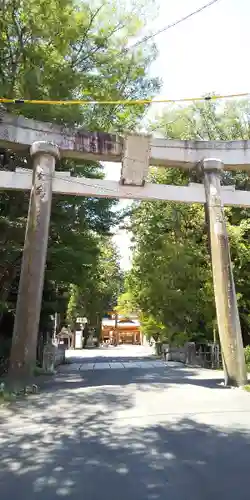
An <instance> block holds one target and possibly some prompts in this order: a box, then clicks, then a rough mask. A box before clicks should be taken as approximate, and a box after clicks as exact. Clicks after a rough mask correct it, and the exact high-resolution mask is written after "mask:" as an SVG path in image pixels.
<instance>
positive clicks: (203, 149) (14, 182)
mask: <svg viewBox="0 0 250 500" xmlns="http://www.w3.org/2000/svg"><path fill="white" fill-rule="evenodd" d="M0 147H3V148H6V149H11V150H13V151H16V152H23V153H25V152H26V153H27V154H28V150H29V149H30V154H31V156H32V157H33V163H34V168H33V174H32V172H31V171H30V170H25V169H19V168H17V169H16V171H15V172H8V171H1V172H0V174H1V175H0V189H1V188H2V189H4V190H6V189H9V190H31V196H30V206H29V214H28V221H27V228H26V236H25V244H24V250H23V260H22V269H21V277H20V283H19V291H18V300H17V308H16V316H15V324H14V332H13V346H12V356H11V358H12V359H11V367H10V370H11V372H12V373H13V374H15V376H20V375H21V374H25V373H27V369H28V368H29V366H30V364H31V363H32V362H34V360H35V353H36V344H37V334H38V325H39V318H40V311H41V300H42V290H43V283H44V269H45V265H46V253H47V244H48V232H49V221H50V212H51V199H52V192H56V193H62V194H72V195H78V196H94V197H108V198H127V199H140V200H144V199H149V200H169V201H177V202H183V203H202V204H204V203H207V207H208V215H209V228H210V240H211V256H212V269H213V281H214V291H215V303H216V311H217V322H218V330H219V336H220V341H221V346H222V354H223V362H224V372H225V383H226V384H228V385H243V384H245V383H246V381H247V375H246V367H245V361H244V351H243V343H242V336H241V328H240V321H239V313H238V307H237V299H236V293H235V286H234V280H233V273H232V265H231V258H230V249H229V243H228V236H227V231H226V224H225V219H224V211H223V205H238V206H246V207H250V192H249V191H236V190H235V187H234V186H227V187H221V185H220V174H221V171H222V169H223V168H225V169H226V170H250V141H176V140H165V139H152V138H151V137H150V136H147V135H136V134H134V135H133V134H132V135H127V136H126V137H125V138H122V137H119V136H117V135H111V134H107V133H96V132H93V133H89V132H85V131H82V130H80V129H79V130H76V129H69V128H65V127H60V126H57V125H54V124H51V123H43V122H38V121H35V120H30V119H27V118H24V117H22V116H12V115H10V114H8V113H2V116H1V118H0ZM60 157H61V158H62V157H70V158H83V159H84V158H86V159H93V160H95V161H105V162H110V161H112V162H121V163H122V168H121V178H120V182H115V181H107V180H100V179H88V178H84V177H79V178H77V177H72V178H70V172H55V162H56V160H57V159H59V158H60ZM149 166H161V167H178V168H183V169H189V170H190V169H194V168H199V169H200V170H201V171H202V173H203V181H204V186H203V185H202V184H195V183H191V184H190V185H189V186H167V185H162V184H151V183H147V182H146V178H147V173H148V169H149Z"/></svg>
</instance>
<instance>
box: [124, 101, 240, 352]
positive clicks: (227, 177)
mask: <svg viewBox="0 0 250 500" xmlns="http://www.w3.org/2000/svg"><path fill="white" fill-rule="evenodd" d="M151 128H152V129H153V130H154V131H158V132H160V133H161V134H163V135H164V136H165V137H167V138H169V139H183V140H186V139H200V140H202V139H214V140H216V139H221V140H226V139H228V140H231V139H249V138H250V103H249V102H248V101H240V102H233V103H227V104H225V105H221V104H217V103H215V102H211V101H210V102H205V103H203V104H202V103H199V104H195V105H190V106H188V107H181V108H180V107H176V106H173V107H172V109H169V108H168V109H167V110H166V111H165V112H164V113H163V114H162V116H160V117H156V119H155V120H154V121H153V123H152V124H151ZM150 177H151V180H152V181H153V182H158V183H164V184H176V185H178V184H179V185H180V184H182V185H183V184H184V185H187V184H188V183H189V182H190V180H191V181H195V182H201V179H199V178H198V177H197V173H195V172H193V173H184V172H183V171H181V170H178V169H152V170H151V173H150ZM222 182H223V183H224V184H233V183H235V184H236V187H237V189H245V190H249V189H250V183H249V178H248V175H247V174H245V173H243V172H237V173H231V172H230V173H229V172H224V174H223V178H222ZM225 214H226V218H227V226H228V232H229V237H230V244H231V256H232V261H233V267H234V277H235V283H236V291H237V295H238V304H239V311H240V319H241V324H242V330H243V335H244V341H245V343H248V342H249V334H248V331H249V324H250V301H249V299H250V294H249V290H248V278H249V258H250V254H249V250H250V239H249V234H250V233H249V214H250V212H249V209H243V208H237V207H229V208H226V209H225ZM129 229H130V230H131V231H132V233H133V242H134V251H133V265H132V269H131V271H130V274H129V276H128V278H127V285H126V292H127V293H128V294H129V296H130V297H131V300H132V302H133V303H135V302H136V304H137V307H138V310H139V312H140V314H141V318H142V324H143V325H144V330H145V332H146V333H148V334H149V335H156V336H160V337H162V338H165V339H167V340H169V341H172V342H173V341H175V339H176V338H177V339H178V338H179V339H180V334H181V339H182V340H183V339H190V338H192V339H193V340H195V339H196V340H197V339H199V340H203V339H207V340H212V339H213V338H214V336H215V335H216V318H215V307H214V298H213V284H212V273H211V264H210V254H209V242H208V237H207V225H206V217H205V213H204V207H203V206H201V205H195V204H193V205H184V204H180V203H173V202H161V201H154V202H151V201H143V202H141V203H135V204H134V206H133V208H132V215H131V222H130V227H129Z"/></svg>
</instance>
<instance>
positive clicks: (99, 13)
mask: <svg viewBox="0 0 250 500" xmlns="http://www.w3.org/2000/svg"><path fill="white" fill-rule="evenodd" d="M141 13H142V11H141V6H139V9H137V8H136V7H135V6H133V5H132V7H131V6H128V5H127V6H126V4H124V5H123V4H122V3H121V2H115V1H113V2H108V1H106V0H103V1H102V2H100V1H95V0H94V1H93V2H88V1H83V2H75V1H73V0H52V1H50V2H48V0H41V1H40V2H35V1H34V0H23V1H22V2H17V1H16V0H8V1H3V2H2V16H1V19H0V94H1V95H2V96H6V97H11V98H17V99H18V98H20V99H21V98H25V99H57V100H60V99H64V100H67V99H85V100H90V99H92V100H93V99H95V100H98V99H112V100H116V99H128V98H149V97H151V96H153V95H154V93H155V92H156V91H157V90H158V88H159V82H158V80H157V79H152V78H150V77H148V75H147V73H148V68H149V65H150V63H151V61H153V59H154V57H155V55H156V52H155V47H154V45H153V44H145V45H144V46H143V48H142V47H140V48H138V49H136V50H135V51H133V52H132V53H131V52H130V51H127V50H126V48H127V44H128V43H129V42H130V40H132V39H133V37H134V36H136V35H137V34H138V33H139V32H140V29H141V28H142V27H143V25H144V24H145V16H142V15H141ZM6 108H7V110H8V111H10V112H12V113H16V114H20V113H21V114H23V115H25V116H27V117H29V118H34V119H38V120H45V121H50V122H57V123H60V124H65V125H73V126H75V127H80V128H82V127H83V126H84V128H88V129H89V130H96V131H99V130H104V131H111V130H112V131H114V132H119V131H121V130H124V129H129V128H136V126H137V124H138V123H139V122H140V120H141V118H142V116H143V114H144V112H145V106H133V107H125V106H113V105H112V106H111V105H110V106H107V107H102V106H94V105H91V106H70V105H67V106H53V105H49V106H45V105H39V106H38V105H37V106H34V105H31V104H25V105H17V104H16V105H8V106H6ZM0 155H1V157H0V160H1V163H2V168H5V169H14V168H15V166H16V165H18V166H24V167H26V168H31V165H30V159H29V155H28V151H24V152H23V156H20V155H17V154H14V153H13V152H11V151H3V150H2V151H1V152H0ZM57 169H58V170H71V172H72V175H78V176H83V175H84V176H85V177H103V168H102V167H101V165H99V164H96V163H94V162H86V161H73V160H61V161H60V162H58V164H57ZM28 202H29V195H28V194H27V193H23V192H20V193H11V192H1V195H0V229H1V231H0V232H1V236H0V307H1V309H0V314H1V310H2V312H4V311H6V310H11V311H14V310H15V301H16V292H17V285H18V279H19V274H20V263H21V256H22V247H23V240H24V232H25V224H26V216H27V211H28ZM115 203H116V201H111V200H106V199H89V198H77V197H74V196H64V197H63V196H53V203H52V217H51V230H50V237H49V249H48V261H47V269H46V276H45V290H44V303H43V311H45V309H44V307H45V302H46V308H47V309H46V311H47V312H46V314H43V313H42V315H41V321H42V322H44V324H45V325H47V324H48V321H47V320H48V316H50V315H51V314H52V313H53V309H54V310H55V308H56V307H58V302H60V304H61V306H60V307H63V306H62V304H64V303H65V300H61V297H62V295H63V296H64V299H65V294H66V293H67V291H69V287H70V285H71V284H73V285H76V286H79V287H82V286H83V283H85V284H86V286H87V284H88V283H91V277H92V276H93V273H95V272H96V269H97V268H98V265H99V254H100V248H99V242H98V241H97V240H98V238H97V237H96V236H97V234H99V235H105V234H106V235H107V234H109V231H110V227H111V226H112V225H113V224H115V223H116V220H117V217H116V214H115V213H114V211H112V210H111V208H112V207H113V206H114V204H115ZM88 286H89V285H88ZM46 287H48V289H49V290H50V292H51V293H52V291H53V301H51V304H53V306H52V305H51V308H50V307H49V301H48V300H47V299H46V297H48V296H50V294H49V293H47V292H48V290H47V291H46ZM58 290H59V292H57V291H58ZM103 293H105V290H104V292H103ZM46 318H47V319H46Z"/></svg>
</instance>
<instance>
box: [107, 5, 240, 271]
mask: <svg viewBox="0 0 250 500" xmlns="http://www.w3.org/2000/svg"><path fill="white" fill-rule="evenodd" d="M207 2H208V0H188V1H187V0H174V1H173V0H158V3H159V13H158V16H157V18H156V19H155V20H154V21H153V22H151V23H150V22H149V23H148V25H147V29H149V30H150V31H151V30H155V31H157V30H158V29H161V28H162V27H164V26H167V25H168V24H170V23H172V22H174V21H176V20H178V19H180V18H181V17H184V16H186V15H187V14H189V13H190V12H192V11H194V10H195V9H197V8H199V7H201V6H202V5H204V4H205V3H207ZM249 21H250V0H220V1H219V2H218V3H215V4H214V5H212V6H211V7H208V8H207V9H205V10H204V11H203V12H201V13H199V14H197V15H195V16H193V17H192V18H191V19H188V20H186V21H184V22H183V23H181V24H179V25H177V26H175V27H173V28H171V29H169V30H168V31H166V32H164V33H162V34H161V35H158V36H157V37H155V42H156V44H157V48H158V57H157V60H156V61H155V62H154V63H153V65H152V67H151V72H150V73H151V75H152V76H159V77H160V78H161V79H162V82H163V84H162V88H161V91H160V94H159V95H158V96H156V97H157V98H166V99H180V98H184V97H199V96H202V95H204V94H206V93H209V92H216V93H217V94H223V95H224V94H234V93H243V92H250V64H249V54H248V52H249V50H248V47H249ZM162 108H163V105H161V104H154V105H153V106H152V107H151V110H150V114H151V115H152V113H153V114H158V113H160V112H161V110H162ZM105 173H106V178H107V179H109V180H119V175H120V166H119V164H112V163H109V164H105ZM127 204H128V202H126V201H123V202H122V206H125V205H127ZM114 241H115V243H116V244H117V246H118V249H119V251H120V255H121V267H122V268H123V269H125V270H127V269H129V267H130V263H131V251H130V248H129V247H130V244H131V243H130V237H129V234H127V233H126V232H124V231H118V232H117V234H116V235H115V236H114Z"/></svg>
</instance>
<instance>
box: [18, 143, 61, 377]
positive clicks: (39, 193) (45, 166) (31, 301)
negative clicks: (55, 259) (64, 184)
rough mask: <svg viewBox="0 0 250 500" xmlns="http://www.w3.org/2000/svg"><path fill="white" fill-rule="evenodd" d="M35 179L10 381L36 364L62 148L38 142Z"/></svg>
mask: <svg viewBox="0 0 250 500" xmlns="http://www.w3.org/2000/svg"><path fill="white" fill-rule="evenodd" d="M30 154H31V156H32V158H33V179H32V188H31V193H30V203H29V213H28V220H27V226H26V234H25V242H24V249H23V258H22V268H21V276H20V281H19V289H18V299H17V306H16V315H15V323H14V330H13V339H12V349H11V356H10V368H9V378H10V380H20V378H22V379H26V377H29V375H30V374H31V371H32V368H33V367H34V364H35V363H36V346H37V335H38V328H39V320H40V312H41V302H42V293H43V284H44V271H45V265H46V256H47V246H48V235H49V224H50V214H51V201H52V182H53V176H54V171H55V162H56V159H58V158H59V149H58V147H57V146H56V145H55V144H53V143H49V142H45V141H39V142H34V143H33V144H32V146H31V149H30Z"/></svg>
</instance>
